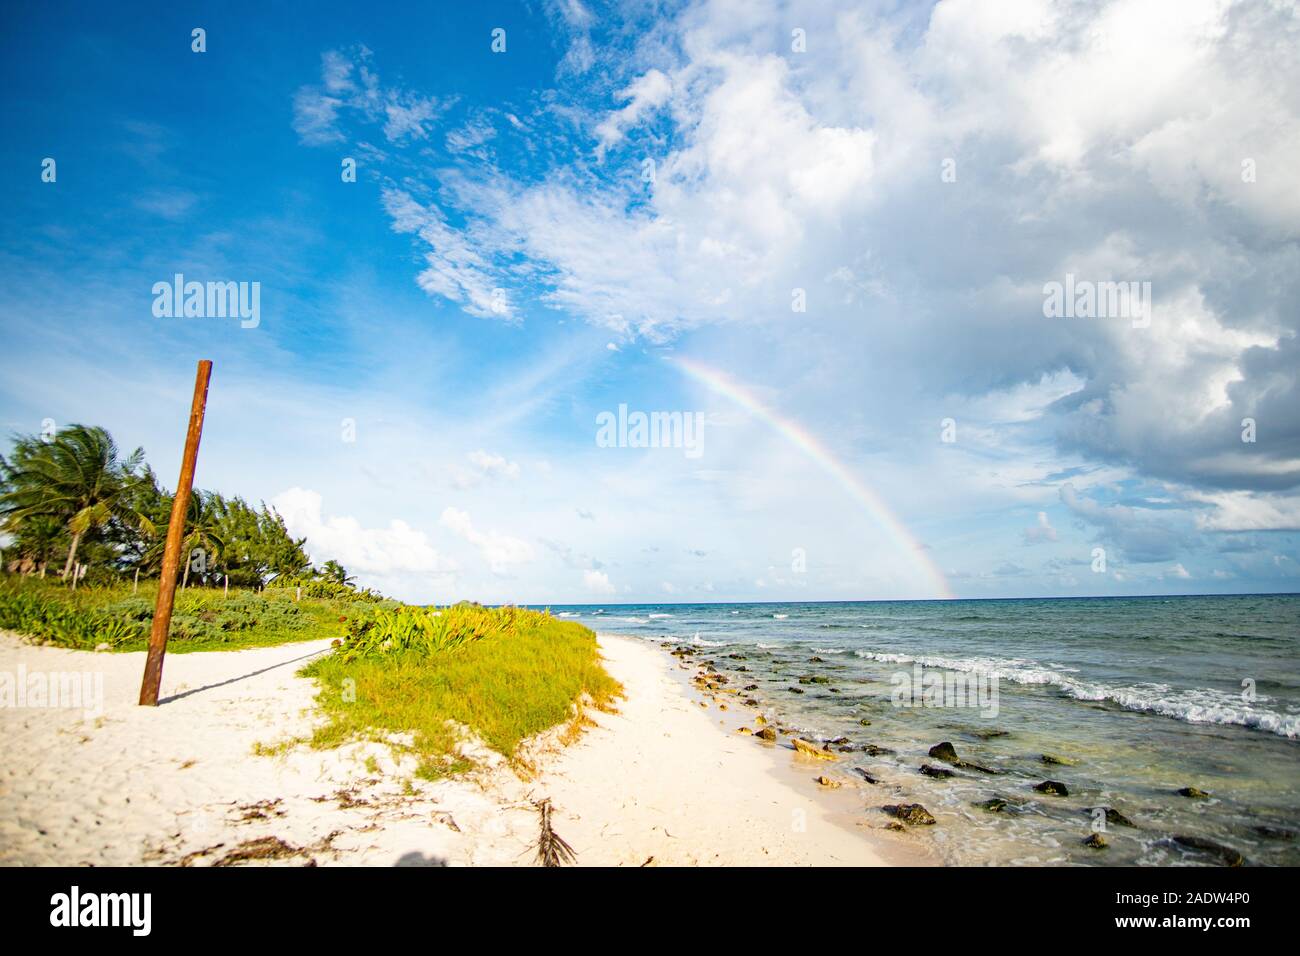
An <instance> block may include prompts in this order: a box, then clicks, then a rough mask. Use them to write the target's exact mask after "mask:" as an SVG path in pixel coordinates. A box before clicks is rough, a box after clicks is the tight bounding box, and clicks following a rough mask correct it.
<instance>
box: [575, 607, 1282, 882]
mask: <svg viewBox="0 0 1300 956" xmlns="http://www.w3.org/2000/svg"><path fill="white" fill-rule="evenodd" d="M552 610H553V611H554V612H555V613H557V614H562V615H565V616H568V617H572V618H575V619H578V620H581V621H582V622H583V623H584V624H587V625H588V626H589V627H592V628H593V629H595V630H598V631H601V632H606V633H611V634H625V635H632V636H636V637H641V638H645V639H647V640H652V641H657V642H662V643H667V644H671V645H673V646H690V647H691V648H692V650H693V651H695V652H696V654H695V657H694V658H693V659H694V660H696V661H700V662H704V661H708V662H711V663H712V666H714V667H716V669H717V670H718V671H719V672H720V673H722V674H724V675H726V676H728V678H729V683H728V685H727V686H729V687H747V688H751V689H749V690H746V691H745V692H744V694H743V696H745V697H748V698H751V699H753V700H755V701H757V702H758V705H759V706H760V707H761V708H762V710H763V711H764V713H765V714H767V715H768V717H769V718H770V719H772V720H773V721H774V722H777V723H779V724H780V725H782V726H785V727H790V728H795V729H797V730H798V731H799V732H800V733H801V734H804V735H807V736H811V737H816V738H818V739H821V740H836V739H838V738H848V739H847V740H846V741H843V742H841V743H839V744H837V745H836V746H837V747H839V748H844V749H843V750H842V751H841V761H840V764H841V766H842V767H843V768H844V769H846V770H847V769H850V768H852V767H859V768H861V769H863V770H865V771H867V772H868V773H869V774H871V775H872V776H873V777H874V778H875V779H876V780H877V781H878V782H877V783H876V784H874V785H873V784H867V783H865V782H863V783H862V784H861V785H860V786H861V790H862V795H863V798H864V813H868V814H877V815H879V811H878V809H876V808H878V807H879V806H881V805H883V804H887V803H898V802H899V801H900V800H903V801H905V802H920V803H922V804H923V805H924V806H925V807H926V808H927V809H929V810H930V812H931V813H933V814H934V816H935V817H936V818H937V819H938V821H939V822H938V825H937V826H934V827H927V828H925V830H924V839H927V840H929V841H931V842H932V843H933V844H934V845H935V847H936V848H937V849H938V851H939V852H940V853H941V855H943V856H944V857H945V858H947V859H948V860H950V861H952V862H956V863H1001V864H1016V863H1020V864H1047V863H1054V864H1055V863H1071V864H1107V865H1116V864H1138V865H1160V864H1187V865H1215V864H1218V863H1220V862H1221V861H1223V860H1230V859H1232V858H1233V855H1234V854H1240V856H1241V857H1242V858H1244V860H1245V862H1246V863H1247V864H1252V865H1296V864H1300V834H1298V833H1297V831H1300V596H1297V595H1250V596H1213V597H1172V598H1165V597H1148V598H1094V599H1050V600H1008V601H946V602H938V601H934V602H927V601H918V602H870V603H810V604H700V605H681V604H676V605H618V606H605V607H599V606H575V607H553V608H552ZM940 680H944V681H946V684H945V685H943V686H942V687H940V685H939V684H937V683H936V681H940ZM908 704H911V706H906V705H908ZM863 721H867V722H868V723H866V724H864V723H863ZM940 741H949V742H951V743H952V744H953V745H954V747H955V748H956V750H957V753H958V755H959V757H960V758H962V759H963V760H965V761H968V762H970V763H974V764H979V765H981V766H983V767H985V768H987V769H989V770H993V771H996V773H994V774H988V773H983V772H979V771H978V770H974V769H972V768H968V767H952V766H949V765H947V764H944V763H943V762H941V761H939V760H936V759H935V758H932V757H929V756H928V751H929V749H930V747H932V746H933V745H935V744H936V743H939V742H940ZM756 745H757V744H756ZM1044 754H1047V755H1051V756H1054V757H1060V758H1063V759H1064V760H1065V761H1067V763H1054V764H1048V763H1045V762H1044V761H1043V759H1042V758H1043V755H1044ZM926 764H928V765H930V766H931V767H935V768H940V769H946V770H950V771H951V772H952V774H953V775H952V776H951V777H947V778H943V779H939V778H934V777H930V776H926V775H925V774H922V773H921V772H920V768H921V766H922V765H926ZM1046 780H1053V781H1058V782H1060V783H1062V784H1064V785H1065V788H1066V789H1067V790H1068V795H1066V796H1059V795H1048V794H1043V793H1040V792H1038V791H1035V790H1034V786H1035V785H1036V784H1039V783H1042V782H1043V781H1046ZM1187 787H1194V788H1197V789H1198V790H1200V791H1203V792H1205V793H1207V794H1208V797H1205V798H1189V797H1186V796H1180V795H1179V794H1178V792H1177V791H1178V790H1180V789H1182V788H1187ZM994 798H997V799H1000V800H1004V801H1006V805H1005V806H1004V807H1003V808H1002V809H1001V810H1000V811H998V812H990V811H989V810H986V809H983V808H981V807H979V806H977V804H980V803H983V802H985V801H988V800H990V799H994ZM1098 807H1109V808H1111V809H1113V810H1116V811H1119V813H1121V814H1122V815H1123V816H1124V817H1126V818H1127V819H1128V820H1130V821H1131V822H1132V823H1133V824H1134V826H1132V827H1128V826H1120V825H1116V824H1115V823H1114V821H1113V820H1112V822H1110V823H1107V824H1105V825H1104V828H1102V834H1103V836H1104V838H1105V840H1106V841H1107V842H1108V846H1107V847H1106V848H1105V849H1102V850H1097V849H1092V848H1089V847H1086V846H1084V845H1083V842H1082V841H1083V840H1084V839H1085V838H1086V837H1088V836H1089V835H1090V834H1091V833H1092V832H1093V830H1094V829H1099V828H1101V827H1102V825H1101V824H1100V823H1099V820H1100V818H1101V816H1102V814H1099V813H1098V812H1097V810H1096V808H1098ZM873 821H874V818H873ZM882 822H883V819H882Z"/></svg>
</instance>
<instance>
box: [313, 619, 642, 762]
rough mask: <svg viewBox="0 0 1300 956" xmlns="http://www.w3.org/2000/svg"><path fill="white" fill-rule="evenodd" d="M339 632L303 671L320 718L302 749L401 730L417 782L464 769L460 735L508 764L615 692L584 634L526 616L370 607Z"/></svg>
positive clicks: (568, 624) (571, 627)
mask: <svg viewBox="0 0 1300 956" xmlns="http://www.w3.org/2000/svg"><path fill="white" fill-rule="evenodd" d="M438 622H444V623H438ZM349 630H350V635H349V637H348V639H347V640H346V641H345V642H344V644H343V646H342V647H341V648H340V649H339V650H338V651H337V652H336V653H334V654H331V655H329V656H328V657H323V658H320V659H318V660H315V661H313V662H312V663H311V664H309V665H308V666H307V667H306V668H305V669H304V671H303V673H304V674H306V675H308V676H310V677H315V678H317V679H318V680H319V681H320V685H321V691H320V695H319V697H318V698H317V702H318V704H319V705H320V707H321V708H322V709H323V710H324V712H325V714H326V716H327V717H328V718H329V722H328V723H327V724H326V725H325V726H323V727H322V728H321V729H319V730H318V731H317V732H316V735H315V737H314V739H313V743H314V744H315V745H316V746H318V747H332V746H338V745H339V744H341V743H344V742H346V741H349V740H353V739H358V738H361V739H365V738H371V739H386V738H387V735H389V734H394V733H396V734H402V733H411V734H412V735H413V737H414V746H413V748H412V749H413V751H414V753H415V754H416V756H417V757H418V758H419V760H420V769H419V775H420V776H422V777H425V778H426V779H433V778H437V777H440V776H444V775H446V774H450V773H457V772H460V771H463V770H465V769H467V768H468V767H469V762H468V761H467V760H466V759H465V758H464V757H463V756H460V755H458V753H457V748H456V745H457V743H458V742H459V740H460V736H461V732H460V730H459V728H460V727H468V728H471V729H472V730H473V732H474V733H475V734H476V735H477V737H478V738H479V739H480V740H482V741H483V743H485V744H487V746H489V747H491V748H492V749H493V750H496V751H498V752H499V753H501V754H504V755H505V756H507V757H511V758H513V757H515V756H516V750H517V748H518V746H519V743H520V741H522V740H524V739H525V738H527V737H530V736H532V735H534V734H537V733H540V732H541V731H543V730H546V729H548V728H551V727H554V726H556V725H557V724H561V723H564V722H566V721H572V722H574V723H575V724H576V723H577V722H578V721H580V720H581V708H582V706H583V704H584V702H585V703H589V704H591V705H592V706H595V707H600V708H603V707H608V706H609V705H610V703H611V702H612V700H613V699H614V698H615V697H616V696H617V695H618V694H619V693H620V692H621V691H622V688H621V687H620V686H619V684H618V682H617V681H615V680H614V679H613V678H612V677H610V676H609V674H607V673H606V672H605V669H604V668H603V667H602V666H601V663H600V658H599V653H598V650H597V645H596V635H595V634H593V633H592V632H591V631H589V630H588V629H587V628H585V627H583V626H582V625H580V624H577V623H575V622H572V621H560V620H557V619H556V618H554V617H552V616H551V615H549V614H544V613H540V612H537V611H525V610H521V609H518V608H511V607H505V608H494V609H488V608H481V607H478V606H477V605H468V604H459V605H456V606H454V607H451V608H443V609H441V610H436V609H423V608H409V607H404V608H400V609H398V610H396V611H386V610H384V609H382V608H380V609H376V610H375V611H373V612H370V613H369V614H368V615H365V616H362V617H360V618H358V619H357V620H355V621H352V622H349Z"/></svg>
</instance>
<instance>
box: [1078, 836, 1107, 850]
mask: <svg viewBox="0 0 1300 956" xmlns="http://www.w3.org/2000/svg"><path fill="white" fill-rule="evenodd" d="M1083 845H1084V846H1086V847H1091V848H1092V849H1094V850H1104V849H1106V847H1108V846H1109V845H1110V844H1109V843H1107V842H1106V838H1105V837H1104V836H1102V835H1101V834H1100V833H1090V834H1088V837H1087V839H1085V840H1084V841H1083Z"/></svg>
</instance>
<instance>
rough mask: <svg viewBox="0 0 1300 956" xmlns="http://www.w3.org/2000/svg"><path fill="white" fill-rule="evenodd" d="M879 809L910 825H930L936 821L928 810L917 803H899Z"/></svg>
mask: <svg viewBox="0 0 1300 956" xmlns="http://www.w3.org/2000/svg"><path fill="white" fill-rule="evenodd" d="M881 809H882V810H884V811H885V812H886V813H888V814H889V815H890V816H891V817H894V818H895V819H898V820H901V821H902V822H904V823H906V824H908V825H910V826H930V825H932V824H934V823H935V822H936V821H935V819H934V817H933V816H931V815H930V811H929V810H927V809H926V808H925V807H923V806H921V805H920V804H919V803H900V804H896V805H892V806H885V807H881Z"/></svg>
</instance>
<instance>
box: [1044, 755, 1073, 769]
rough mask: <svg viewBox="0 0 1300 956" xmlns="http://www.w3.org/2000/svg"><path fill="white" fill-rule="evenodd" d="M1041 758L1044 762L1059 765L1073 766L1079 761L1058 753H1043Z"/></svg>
mask: <svg viewBox="0 0 1300 956" xmlns="http://www.w3.org/2000/svg"><path fill="white" fill-rule="evenodd" d="M1039 759H1040V760H1042V761H1043V763H1046V764H1054V765H1056V766H1059V767H1073V766H1074V765H1075V764H1077V763H1078V762H1079V761H1077V760H1073V759H1071V758H1070V757H1058V756H1057V755H1056V754H1043V755H1042V756H1041V757H1040V758H1039Z"/></svg>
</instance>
